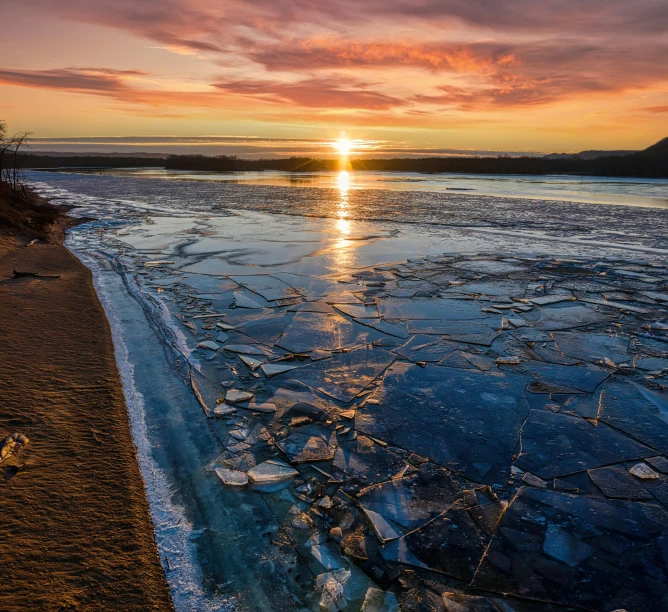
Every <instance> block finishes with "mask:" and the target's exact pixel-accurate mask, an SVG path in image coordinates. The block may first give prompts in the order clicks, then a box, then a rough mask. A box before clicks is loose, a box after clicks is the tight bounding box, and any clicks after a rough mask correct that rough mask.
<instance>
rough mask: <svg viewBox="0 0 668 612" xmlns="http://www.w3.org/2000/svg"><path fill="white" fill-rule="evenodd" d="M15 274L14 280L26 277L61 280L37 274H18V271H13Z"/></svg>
mask: <svg viewBox="0 0 668 612" xmlns="http://www.w3.org/2000/svg"><path fill="white" fill-rule="evenodd" d="M12 272H14V278H24V277H26V276H27V277H29V278H60V276H50V275H48V274H37V273H36V272H17V271H16V270H12Z"/></svg>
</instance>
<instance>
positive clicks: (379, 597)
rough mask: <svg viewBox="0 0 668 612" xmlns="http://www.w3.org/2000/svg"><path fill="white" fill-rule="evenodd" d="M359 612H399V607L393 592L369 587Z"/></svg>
mask: <svg viewBox="0 0 668 612" xmlns="http://www.w3.org/2000/svg"><path fill="white" fill-rule="evenodd" d="M361 612H401V608H399V602H398V601H397V596H396V595H395V594H394V593H390V592H386V591H381V590H380V589H376V588H375V587H369V590H368V591H367V592H366V596H365V597H364V603H363V604H362V611H361Z"/></svg>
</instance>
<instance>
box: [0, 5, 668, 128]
mask: <svg viewBox="0 0 668 612" xmlns="http://www.w3.org/2000/svg"><path fill="white" fill-rule="evenodd" d="M25 2H26V4H28V5H31V6H35V7H39V8H41V9H43V10H47V11H49V13H50V14H52V15H57V16H59V17H61V18H64V19H69V20H73V21H77V22H83V23H91V24H97V25H104V26H106V27H113V28H116V29H118V30H122V31H124V32H129V33H131V34H133V35H135V36H140V37H142V38H144V39H147V40H149V41H151V43H152V44H151V46H153V47H155V46H157V47H160V48H163V49H167V50H169V51H172V52H174V53H179V54H182V55H192V56H193V57H194V59H193V61H202V62H207V63H208V65H209V66H211V74H210V77H209V78H208V79H206V80H205V81H202V82H201V83H199V89H201V90H202V91H191V90H188V88H186V90H185V91H173V90H170V91H164V90H163V89H167V87H165V88H163V89H160V88H159V87H154V88H153V89H151V88H150V87H148V86H145V87H142V86H139V85H137V83H135V82H133V79H140V78H141V77H142V76H143V73H141V72H139V71H137V74H130V73H132V72H133V71H127V72H124V71H113V70H109V71H107V72H105V71H104V70H95V69H73V68H63V69H60V70H47V71H43V70H42V71H40V70H33V71H27V70H26V71H18V70H14V71H12V70H6V71H4V72H0V79H4V81H3V82H5V83H9V82H11V83H12V84H15V85H24V86H32V87H44V88H51V89H64V90H67V89H69V90H71V91H75V92H79V93H89V94H94V95H106V96H107V97H110V98H114V99H116V100H120V101H123V102H127V103H131V104H135V105H139V104H144V105H147V106H150V107H152V106H168V105H172V106H182V107H220V108H229V107H231V106H233V107H238V108H242V107H243V104H244V102H245V103H247V102H248V100H249V99H252V100H253V101H254V104H256V105H258V107H269V108H273V107H275V106H277V105H278V106H280V105H283V106H284V107H285V106H288V105H289V106H290V107H300V108H303V109H312V110H314V111H317V112H324V111H325V110H327V109H331V110H346V109H347V110H351V111H352V110H363V111H367V112H369V113H372V112H373V113H378V114H382V113H386V112H389V111H393V110H397V111H399V112H401V113H404V114H405V115H409V114H410V115H411V116H413V117H418V116H420V115H421V114H425V113H429V112H435V111H434V108H435V107H438V106H444V107H449V108H456V109H459V110H464V111H471V112H473V111H476V110H478V109H489V108H497V109H498V108H503V107H521V106H539V105H545V104H552V103H555V102H559V101H562V100H570V99H573V98H577V97H580V98H583V99H584V98H586V97H588V96H592V95H597V94H602V93H616V92H621V91H626V90H632V89H643V88H651V87H654V86H656V85H657V84H662V83H665V82H666V81H667V80H668V77H667V76H666V75H665V71H664V70H663V69H662V65H663V63H665V58H668V40H667V39H666V38H665V25H666V23H668V3H667V2H662V1H661V0H635V1H634V2H633V3H631V2H628V0H540V1H538V2H537V1H536V0H495V1H494V2H485V3H483V4H484V7H481V3H480V2H471V0H365V2H359V0H337V2H315V1H314V0H280V2H277V1H276V0H271V1H270V0H225V2H211V1H210V0H142V1H141V2H137V1H136V0H115V1H114V2H93V1H92V0H25ZM140 59H141V58H140ZM411 70H414V72H413V73H412V75H414V76H408V77H407V76H406V75H407V74H411V73H410V71H411ZM402 71H403V72H402ZM370 75H371V76H370ZM346 79H347V80H346ZM369 80H372V81H373V83H369ZM196 85H197V84H196ZM172 89H178V88H175V87H174V86H173V85H172ZM190 89H192V88H190Z"/></svg>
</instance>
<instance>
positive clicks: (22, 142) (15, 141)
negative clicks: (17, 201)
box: [11, 132, 32, 192]
mask: <svg viewBox="0 0 668 612" xmlns="http://www.w3.org/2000/svg"><path fill="white" fill-rule="evenodd" d="M31 136H32V132H20V133H19V134H15V135H14V137H13V138H12V147H13V151H12V153H13V160H12V162H13V163H12V172H11V187H12V189H13V190H14V191H18V190H19V189H20V190H21V191H24V192H25V189H24V188H23V185H22V184H21V183H20V181H19V166H18V156H19V152H20V150H21V148H22V147H26V146H27V145H28V139H29V138H30V137H31Z"/></svg>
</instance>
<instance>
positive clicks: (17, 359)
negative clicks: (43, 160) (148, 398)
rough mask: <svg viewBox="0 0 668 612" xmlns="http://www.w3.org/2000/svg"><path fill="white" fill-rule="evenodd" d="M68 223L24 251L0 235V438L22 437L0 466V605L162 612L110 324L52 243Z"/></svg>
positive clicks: (18, 235)
mask: <svg viewBox="0 0 668 612" xmlns="http://www.w3.org/2000/svg"><path fill="white" fill-rule="evenodd" d="M14 221H15V220H14ZM69 222H70V221H69V220H68V219H65V218H62V217H61V218H60V219H59V221H58V223H57V227H56V228H54V229H53V230H52V231H50V232H49V234H50V236H49V239H48V242H46V241H44V240H40V241H39V242H37V243H36V244H33V245H32V246H29V247H26V246H25V245H26V244H27V243H29V242H30V240H31V239H32V238H33V236H34V234H32V233H31V234H30V235H26V233H24V232H17V231H15V230H12V229H10V228H6V227H2V228H0V363H1V364H2V368H0V438H4V436H5V435H7V434H11V433H13V432H21V433H23V434H25V435H27V436H28V438H29V439H30V442H29V444H27V445H26V446H24V447H23V448H22V449H21V450H20V451H19V452H18V453H17V454H16V455H14V456H11V457H10V458H9V459H7V460H6V461H4V462H3V463H0V513H1V520H0V542H2V547H1V550H2V556H1V558H2V569H1V570H0V572H1V573H2V578H0V609H2V610H7V611H11V610H19V609H20V610H26V609H28V610H170V609H172V605H171V601H170V596H169V591H168V588H167V584H166V581H165V579H164V575H163V571H162V567H161V565H160V562H159V559H158V554H157V551H156V547H155V543H154V540H153V530H152V524H151V519H150V515H149V509H148V504H147V502H146V498H145V495H144V489H143V482H142V478H141V474H140V471H139V468H138V466H137V462H136V459H135V453H134V446H133V444H132V439H131V435H130V428H129V424H128V418H127V414H126V408H125V402H124V397H123V392H122V387H121V381H120V379H119V375H118V371H117V368H116V364H115V361H114V353H113V345H112V340H111V335H110V330H109V325H108V323H107V320H106V318H105V316H104V312H103V310H102V308H101V306H100V303H99V301H98V298H97V296H96V294H95V291H94V289H93V285H92V282H91V276H90V273H89V271H88V270H87V269H86V268H85V267H84V266H83V265H82V264H81V263H80V262H79V261H78V260H77V259H76V258H75V257H74V256H73V255H72V254H71V253H70V252H69V251H68V250H67V249H66V248H65V247H64V246H63V244H62V238H63V233H64V232H63V230H64V228H65V225H66V224H67V223H69ZM38 233H39V232H38ZM14 270H16V271H19V272H32V273H37V274H39V275H40V276H50V277H57V278H40V277H33V276H24V277H21V278H13V276H14V275H13V271H14Z"/></svg>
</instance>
